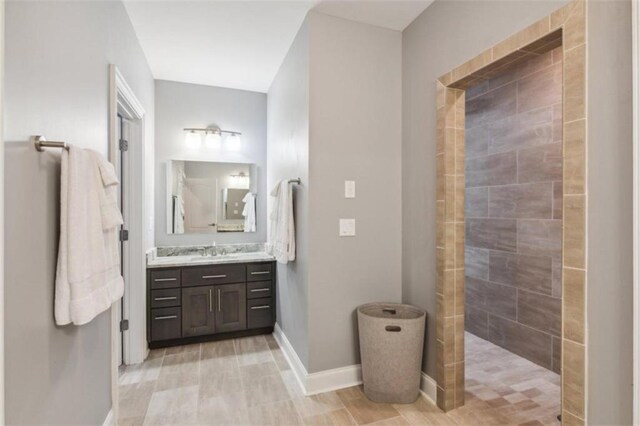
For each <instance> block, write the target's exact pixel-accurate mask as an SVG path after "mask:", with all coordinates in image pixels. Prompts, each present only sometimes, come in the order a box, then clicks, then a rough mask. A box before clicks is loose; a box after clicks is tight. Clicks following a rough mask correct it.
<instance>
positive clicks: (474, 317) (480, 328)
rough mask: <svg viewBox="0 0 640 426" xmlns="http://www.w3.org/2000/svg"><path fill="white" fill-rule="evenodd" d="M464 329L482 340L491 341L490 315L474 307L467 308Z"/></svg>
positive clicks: (465, 309) (465, 308)
mask: <svg viewBox="0 0 640 426" xmlns="http://www.w3.org/2000/svg"><path fill="white" fill-rule="evenodd" d="M464 329H465V330H466V331H468V332H469V333H473V334H475V335H476V336H478V337H480V338H482V339H485V340H487V339H489V314H488V313H487V312H486V311H483V310H482V309H478V308H476V307H474V306H465V307H464Z"/></svg>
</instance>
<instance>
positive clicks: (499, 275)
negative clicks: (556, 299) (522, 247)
mask: <svg viewBox="0 0 640 426" xmlns="http://www.w3.org/2000/svg"><path fill="white" fill-rule="evenodd" d="M552 272H553V268H552V260H551V258H550V257H547V256H528V255H522V254H516V253H506V252H501V251H492V252H491V254H490V256H489V279H490V280H491V281H494V282H497V283H501V284H507V285H512V286H514V287H517V288H520V289H524V290H530V291H536V292H539V293H544V294H548V295H551V294H552V292H553V281H552V277H553V274H552Z"/></svg>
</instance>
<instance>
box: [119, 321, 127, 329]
mask: <svg viewBox="0 0 640 426" xmlns="http://www.w3.org/2000/svg"><path fill="white" fill-rule="evenodd" d="M128 329H129V320H122V321H120V331H127V330H128Z"/></svg>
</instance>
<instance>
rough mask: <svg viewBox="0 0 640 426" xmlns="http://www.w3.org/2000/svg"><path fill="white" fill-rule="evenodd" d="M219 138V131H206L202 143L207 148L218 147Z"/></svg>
mask: <svg viewBox="0 0 640 426" xmlns="http://www.w3.org/2000/svg"><path fill="white" fill-rule="evenodd" d="M220 140H221V138H220V133H218V132H207V135H206V136H205V137H204V144H205V146H206V147H207V148H208V149H220Z"/></svg>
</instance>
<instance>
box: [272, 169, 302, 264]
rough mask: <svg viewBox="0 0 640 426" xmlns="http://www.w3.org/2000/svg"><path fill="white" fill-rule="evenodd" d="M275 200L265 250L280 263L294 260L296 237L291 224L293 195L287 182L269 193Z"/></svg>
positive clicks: (283, 182) (283, 181) (281, 183)
mask: <svg viewBox="0 0 640 426" xmlns="http://www.w3.org/2000/svg"><path fill="white" fill-rule="evenodd" d="M271 196H272V197H274V198H275V200H274V203H273V208H272V209H271V216H270V220H271V229H270V231H269V244H268V245H267V250H268V251H269V253H271V254H272V255H273V256H275V258H276V260H277V261H278V262H280V263H285V264H286V263H287V262H291V261H293V260H295V259H296V236H295V226H294V222H293V193H292V189H291V185H290V184H289V180H288V179H285V180H281V181H279V182H278V183H277V184H276V186H275V187H274V188H273V191H271Z"/></svg>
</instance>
